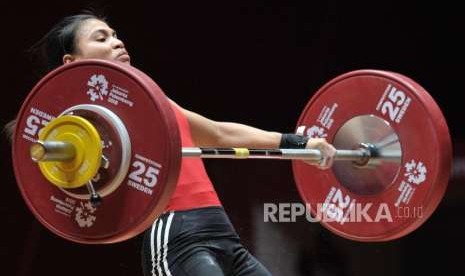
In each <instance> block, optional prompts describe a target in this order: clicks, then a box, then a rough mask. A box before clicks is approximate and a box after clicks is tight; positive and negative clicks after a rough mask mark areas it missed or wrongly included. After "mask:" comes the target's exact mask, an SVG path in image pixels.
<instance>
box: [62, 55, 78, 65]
mask: <svg viewBox="0 0 465 276" xmlns="http://www.w3.org/2000/svg"><path fill="white" fill-rule="evenodd" d="M75 60H76V58H75V57H74V56H73V55H70V54H66V55H64V56H63V64H67V63H70V62H73V61H75Z"/></svg>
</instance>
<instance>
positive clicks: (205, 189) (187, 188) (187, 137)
mask: <svg viewBox="0 0 465 276" xmlns="http://www.w3.org/2000/svg"><path fill="white" fill-rule="evenodd" d="M172 108H173V111H174V113H175V114H176V121H177V123H178V127H179V132H180V135H181V144H182V146H183V147H193V146H194V143H193V141H192V136H191V130H190V126H189V122H188V121H187V118H186V117H185V116H184V114H182V112H181V110H179V109H178V108H177V107H176V106H172ZM208 206H221V202H220V200H219V198H218V195H217V194H216V191H215V189H214V188H213V184H212V182H211V181H210V178H209V177H208V175H207V172H206V171H205V167H204V165H203V162H202V159H200V158H182V161H181V170H180V172H179V177H178V183H177V185H176V189H175V191H174V194H173V196H172V197H171V199H170V201H169V203H168V206H167V207H166V209H165V211H174V210H176V211H179V210H188V209H194V208H201V207H208Z"/></svg>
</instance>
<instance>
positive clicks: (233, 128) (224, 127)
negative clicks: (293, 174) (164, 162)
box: [171, 101, 336, 169]
mask: <svg viewBox="0 0 465 276" xmlns="http://www.w3.org/2000/svg"><path fill="white" fill-rule="evenodd" d="M171 102H172V104H173V105H175V106H177V107H178V108H179V109H180V110H181V111H182V112H183V114H184V115H185V116H186V118H187V121H188V122H189V125H190V127H191V134H192V139H193V141H194V144H195V145H196V146H198V147H217V148H221V147H225V148H227V147H244V148H257V149H260V148H262V149H266V148H272V149H273V148H278V147H279V145H280V142H281V138H282V134H281V133H279V132H274V131H265V130H261V129H258V128H255V127H251V126H247V125H243V124H238V123H231V122H217V121H213V120H210V119H208V118H205V117H203V116H201V115H199V114H197V113H194V112H192V111H189V110H186V109H183V108H182V107H180V106H179V105H177V104H176V103H175V102H173V101H171ZM306 148H307V149H318V150H320V151H321V153H322V159H321V161H320V162H319V163H313V162H307V163H308V164H311V165H316V166H318V167H320V168H322V169H327V168H329V167H331V166H332V163H333V160H334V156H335V153H336V149H335V148H334V147H333V146H332V145H331V144H329V143H328V142H326V140H325V139H322V138H313V139H309V140H308V142H307V145H306Z"/></svg>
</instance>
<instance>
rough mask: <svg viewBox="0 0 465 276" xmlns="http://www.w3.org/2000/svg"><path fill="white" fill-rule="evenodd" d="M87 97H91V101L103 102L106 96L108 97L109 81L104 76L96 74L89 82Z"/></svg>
mask: <svg viewBox="0 0 465 276" xmlns="http://www.w3.org/2000/svg"><path fill="white" fill-rule="evenodd" d="M87 86H88V90H87V95H89V96H90V100H91V101H93V102H95V100H97V99H99V100H103V97H104V96H107V95H108V81H107V79H106V78H105V76H104V75H97V74H94V75H92V76H91V77H90V79H89V80H88V81H87Z"/></svg>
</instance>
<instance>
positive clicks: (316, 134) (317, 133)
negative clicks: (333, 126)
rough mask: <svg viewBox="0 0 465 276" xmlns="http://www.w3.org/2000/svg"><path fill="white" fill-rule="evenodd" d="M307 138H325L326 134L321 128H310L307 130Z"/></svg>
mask: <svg viewBox="0 0 465 276" xmlns="http://www.w3.org/2000/svg"><path fill="white" fill-rule="evenodd" d="M307 136H308V137H310V138H325V137H326V136H328V134H326V133H325V130H324V128H322V127H319V126H311V127H309V128H308V129H307Z"/></svg>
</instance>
